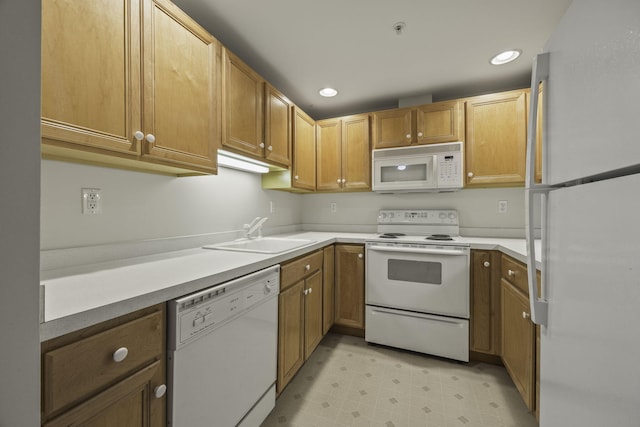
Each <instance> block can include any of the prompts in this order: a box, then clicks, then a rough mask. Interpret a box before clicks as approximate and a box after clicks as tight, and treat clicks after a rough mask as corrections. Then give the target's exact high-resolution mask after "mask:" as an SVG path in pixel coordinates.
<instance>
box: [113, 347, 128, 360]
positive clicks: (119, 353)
mask: <svg viewBox="0 0 640 427" xmlns="http://www.w3.org/2000/svg"><path fill="white" fill-rule="evenodd" d="M128 354H129V349H128V348H127V347H120V348H119V349H117V350H116V351H114V352H113V361H114V362H122V361H123V360H124V359H126V358H127V355H128Z"/></svg>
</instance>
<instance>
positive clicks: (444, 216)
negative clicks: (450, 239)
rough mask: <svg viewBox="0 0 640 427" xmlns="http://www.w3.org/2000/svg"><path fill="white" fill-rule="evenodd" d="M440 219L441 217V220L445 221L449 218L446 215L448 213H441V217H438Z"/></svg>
mask: <svg viewBox="0 0 640 427" xmlns="http://www.w3.org/2000/svg"><path fill="white" fill-rule="evenodd" d="M438 217H439V218H440V219H445V218H446V217H447V214H446V213H444V212H440V215H438Z"/></svg>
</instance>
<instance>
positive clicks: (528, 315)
mask: <svg viewBox="0 0 640 427" xmlns="http://www.w3.org/2000/svg"><path fill="white" fill-rule="evenodd" d="M530 317H531V315H530V314H529V313H527V312H526V311H523V312H522V318H523V319H528V318H530Z"/></svg>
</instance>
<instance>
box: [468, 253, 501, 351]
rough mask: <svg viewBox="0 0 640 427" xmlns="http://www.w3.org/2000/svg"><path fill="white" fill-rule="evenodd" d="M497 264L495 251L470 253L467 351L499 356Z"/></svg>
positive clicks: (498, 257)
mask: <svg viewBox="0 0 640 427" xmlns="http://www.w3.org/2000/svg"><path fill="white" fill-rule="evenodd" d="M499 263H500V254H499V253H497V252H495V251H482V250H472V251H471V321H470V327H471V334H470V338H471V343H470V350H471V351H477V352H481V353H487V354H493V355H498V354H500V345H501V342H500V282H499V280H498V279H499V274H500V267H499Z"/></svg>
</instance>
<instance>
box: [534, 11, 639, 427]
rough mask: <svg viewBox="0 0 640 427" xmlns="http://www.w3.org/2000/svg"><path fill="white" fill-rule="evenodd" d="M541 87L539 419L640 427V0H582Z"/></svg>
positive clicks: (549, 55) (557, 426) (537, 74)
mask: <svg viewBox="0 0 640 427" xmlns="http://www.w3.org/2000/svg"><path fill="white" fill-rule="evenodd" d="M540 82H542V86H543V96H542V99H543V111H544V114H543V115H542V129H543V145H542V147H543V150H542V153H543V154H542V162H543V163H542V164H543V179H542V184H536V183H535V182H534V179H533V170H534V167H533V166H534V161H535V147H534V145H535V138H536V134H535V132H536V125H537V122H536V120H538V118H537V114H535V112H536V109H537V103H538V101H539V97H538V87H539V86H538V85H539V83H540ZM531 95H532V96H531V104H530V106H529V107H530V110H529V114H530V118H529V141H528V147H527V184H526V187H527V188H526V193H527V194H526V202H527V205H528V206H527V221H526V224H527V241H528V242H527V244H528V249H529V251H528V252H529V271H530V277H529V295H530V296H531V298H530V300H531V317H532V320H533V321H534V322H535V323H537V324H540V325H541V337H540V339H541V346H540V426H541V427H572V426H580V427H603V426H611V427H614V426H615V427H632V426H633V427H638V426H640V0H608V1H602V0H574V1H573V3H572V4H571V6H570V7H569V9H568V10H567V12H566V14H565V16H564V17H563V19H562V21H561V22H560V24H559V26H558V28H557V29H556V31H555V32H554V34H553V35H552V37H551V39H550V40H549V42H548V43H547V45H546V47H545V49H544V53H542V54H541V55H538V56H537V58H536V59H535V60H534V65H533V75H532V92H531ZM538 197H539V198H540V200H541V201H540V202H539V201H538ZM540 211H541V215H540V216H541V219H540V228H541V234H542V236H541V237H542V260H541V262H542V278H543V280H542V284H541V289H540V291H541V296H540V297H539V298H538V297H533V296H534V295H537V293H538V289H537V285H536V284H535V283H536V282H535V275H534V271H535V260H534V259H533V256H534V255H533V254H534V251H533V232H534V221H535V222H536V223H537V218H538V212H540ZM539 261H540V260H539Z"/></svg>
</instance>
